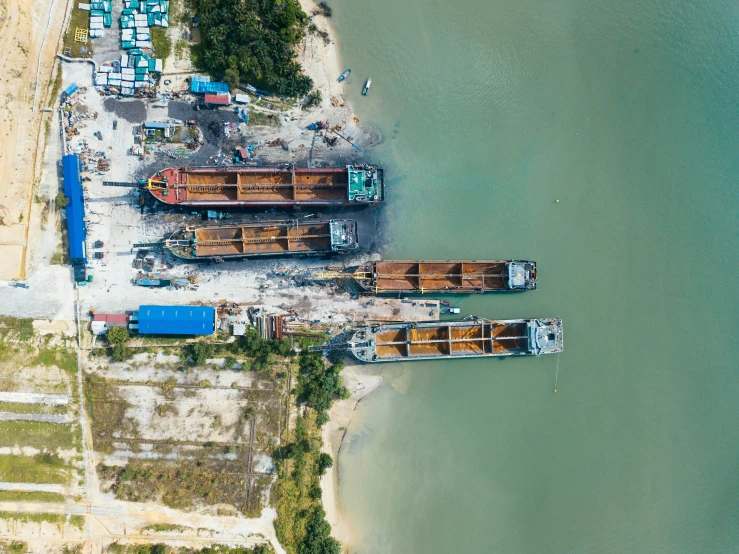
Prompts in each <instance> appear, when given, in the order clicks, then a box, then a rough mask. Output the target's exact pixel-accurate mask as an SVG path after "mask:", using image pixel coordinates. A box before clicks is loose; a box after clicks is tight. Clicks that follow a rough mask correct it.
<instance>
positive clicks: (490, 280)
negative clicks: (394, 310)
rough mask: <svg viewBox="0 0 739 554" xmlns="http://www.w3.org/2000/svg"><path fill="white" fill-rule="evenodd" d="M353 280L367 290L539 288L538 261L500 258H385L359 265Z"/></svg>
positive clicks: (470, 290) (444, 291)
mask: <svg viewBox="0 0 739 554" xmlns="http://www.w3.org/2000/svg"><path fill="white" fill-rule="evenodd" d="M353 277H354V280H355V281H356V282H357V284H359V286H361V287H362V288H363V289H364V290H366V291H367V292H371V293H374V294H395V293H411V292H420V293H426V292H430V293H436V294H439V293H476V292H498V291H526V290H533V289H535V288H536V263H535V262H527V261H516V260H497V261H485V260H482V261H461V260H449V261H426V260H420V261H418V260H414V261H384V262H368V263H366V264H364V265H362V266H360V267H359V269H358V270H357V271H356V272H355V273H354V275H353Z"/></svg>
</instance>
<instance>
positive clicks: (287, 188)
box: [147, 166, 385, 208]
mask: <svg viewBox="0 0 739 554" xmlns="http://www.w3.org/2000/svg"><path fill="white" fill-rule="evenodd" d="M147 188H148V189H149V191H150V192H151V194H152V196H154V198H156V199H157V200H159V201H160V202H163V203H165V204H170V205H178V206H186V207H190V208H193V207H197V208H227V207H242V208H245V207H252V206H253V207H265V206H351V205H356V204H377V203H380V202H382V201H383V200H384V195H385V184H384V171H383V170H382V169H381V168H376V167H373V166H347V167H346V168H326V169H323V168H320V169H309V168H299V169H295V168H287V169H285V168H279V169H276V168H229V169H217V168H210V167H201V168H182V169H177V168H169V169H165V170H163V171H160V172H159V173H157V174H156V175H154V176H152V178H151V179H149V182H148V186H147Z"/></svg>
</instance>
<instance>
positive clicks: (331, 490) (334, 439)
mask: <svg viewBox="0 0 739 554" xmlns="http://www.w3.org/2000/svg"><path fill="white" fill-rule="evenodd" d="M341 375H342V377H343V379H344V386H345V387H346V388H348V389H349V390H350V391H351V393H352V395H351V397H349V398H347V399H346V400H337V401H335V402H334V404H333V406H332V407H331V410H330V411H329V415H330V417H331V420H330V421H329V422H328V423H327V424H326V425H325V426H324V427H323V431H322V437H323V447H322V448H321V450H323V451H324V452H328V453H329V454H331V457H332V458H333V460H334V465H333V467H331V468H329V469H328V471H326V474H325V475H324V476H323V477H321V492H322V498H323V508H324V510H326V520H327V521H328V522H329V523H330V524H331V534H332V535H333V536H334V537H335V538H336V539H337V540H339V541H341V543H342V544H343V546H344V551H345V552H349V551H350V549H351V547H352V542H353V537H352V534H351V529H350V527H349V525H348V523H347V521H346V518H345V517H344V512H343V510H342V507H341V498H340V496H339V461H340V460H339V455H340V453H341V444H342V442H343V440H344V436H345V435H346V429H347V428H348V427H349V424H350V423H351V420H352V417H353V415H354V411H355V410H356V408H357V405H358V404H359V402H360V401H361V400H362V399H363V398H365V397H366V396H368V395H369V394H371V393H372V392H374V391H375V390H377V388H378V387H379V386H380V385H381V384H382V382H383V377H382V376H381V375H373V374H372V373H371V372H370V369H369V368H368V367H367V366H361V365H356V366H348V367H346V368H344V371H342V372H341Z"/></svg>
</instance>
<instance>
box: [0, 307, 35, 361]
mask: <svg viewBox="0 0 739 554" xmlns="http://www.w3.org/2000/svg"><path fill="white" fill-rule="evenodd" d="M33 336H34V333H33V319H31V318H15V317H3V316H0V341H6V340H16V341H21V342H25V341H28V340H31V339H32V338H33ZM0 354H2V347H1V346H0ZM0 359H2V358H0Z"/></svg>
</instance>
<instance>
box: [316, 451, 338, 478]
mask: <svg viewBox="0 0 739 554" xmlns="http://www.w3.org/2000/svg"><path fill="white" fill-rule="evenodd" d="M317 463H318V474H319V475H323V474H324V473H326V470H327V469H328V468H330V467H333V466H334V461H333V460H332V459H331V456H330V455H328V454H326V453H325V452H321V453H320V454H319V455H318V460H317Z"/></svg>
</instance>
